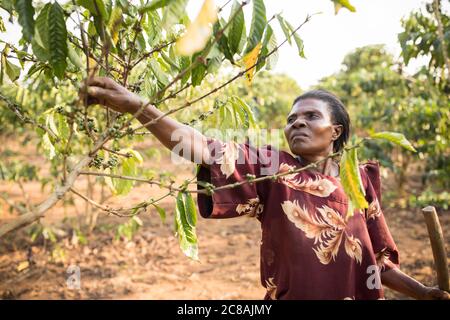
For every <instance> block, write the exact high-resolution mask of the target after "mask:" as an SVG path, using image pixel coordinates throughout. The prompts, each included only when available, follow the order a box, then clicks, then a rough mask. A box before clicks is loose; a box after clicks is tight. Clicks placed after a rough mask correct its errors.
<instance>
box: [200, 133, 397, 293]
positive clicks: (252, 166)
mask: <svg viewBox="0 0 450 320" xmlns="http://www.w3.org/2000/svg"><path fill="white" fill-rule="evenodd" d="M208 146H209V148H210V151H211V154H212V156H213V157H214V159H215V162H214V163H213V164H212V165H211V166H210V167H209V168H204V167H202V168H201V169H200V171H199V174H198V176H197V177H198V180H199V181H206V182H210V183H212V184H213V185H214V186H215V187H219V186H223V185H227V184H230V183H234V182H238V181H243V180H246V177H247V176H248V175H252V176H256V177H260V176H264V175H265V174H264V169H267V168H268V167H269V166H272V167H273V162H274V159H276V162H278V163H277V170H276V172H283V171H285V170H289V169H290V168H296V167H300V166H301V165H300V162H299V160H298V159H297V158H295V157H293V156H292V155H290V154H289V153H287V152H284V151H279V150H275V149H274V148H272V147H271V146H265V147H261V148H253V147H251V146H249V145H248V144H237V143H234V142H229V143H223V142H221V141H219V140H215V139H209V141H208ZM255 159H257V161H255ZM266 171H268V170H266ZM276 172H274V173H276ZM360 174H361V178H362V181H363V185H364V190H365V193H366V195H365V196H366V199H367V201H368V203H369V208H368V209H365V210H355V211H354V213H353V216H350V217H349V218H346V217H347V209H348V199H347V196H346V195H345V193H344V191H343V189H342V186H341V184H340V181H339V178H336V177H332V176H328V175H324V174H321V173H318V172H315V171H311V170H304V171H301V172H299V173H294V174H289V175H285V176H282V177H279V178H278V179H276V180H273V179H268V180H265V181H263V182H258V183H253V184H249V183H247V184H243V185H241V186H239V187H236V188H232V189H223V190H217V191H215V192H214V193H213V195H212V196H207V195H204V194H199V196H198V206H199V210H200V214H201V216H202V217H204V218H219V219H221V218H233V217H241V216H247V217H254V218H256V219H258V220H259V221H260V223H261V230H262V241H261V246H260V255H261V263H260V264H261V283H262V285H263V286H264V287H265V288H266V289H267V293H266V295H265V297H264V298H265V299H380V298H381V299H382V298H383V288H382V286H381V282H380V278H379V273H380V272H385V271H387V270H390V269H392V268H398V267H399V260H398V251H397V247H396V245H395V243H394V241H393V239H392V236H391V234H390V232H389V229H388V227H387V225H386V221H385V219H384V216H383V212H382V210H381V207H380V202H381V192H380V190H381V188H380V173H379V165H378V163H376V162H371V161H370V162H367V163H365V164H362V165H361V166H360ZM198 188H199V189H200V188H202V187H201V186H200V185H199V186H198ZM242 223H245V221H243V222H242Z"/></svg>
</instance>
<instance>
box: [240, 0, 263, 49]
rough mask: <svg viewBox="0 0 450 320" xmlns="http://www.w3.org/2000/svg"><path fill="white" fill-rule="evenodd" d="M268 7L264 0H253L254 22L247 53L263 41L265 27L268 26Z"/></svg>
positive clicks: (251, 26) (251, 27)
mask: <svg viewBox="0 0 450 320" xmlns="http://www.w3.org/2000/svg"><path fill="white" fill-rule="evenodd" d="M266 24H267V18H266V7H265V5H264V1H263V0H253V13H252V22H251V25H250V32H249V39H248V42H247V48H246V49H245V53H249V52H250V51H252V49H253V48H254V47H256V45H257V44H258V43H260V42H261V39H262V36H263V33H264V29H265V28H266Z"/></svg>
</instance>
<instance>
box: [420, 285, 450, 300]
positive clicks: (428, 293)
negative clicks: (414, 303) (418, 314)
mask: <svg viewBox="0 0 450 320" xmlns="http://www.w3.org/2000/svg"><path fill="white" fill-rule="evenodd" d="M421 300H450V294H449V293H448V292H446V291H444V290H441V289H439V288H437V287H425V289H424V292H423V295H422V297H421Z"/></svg>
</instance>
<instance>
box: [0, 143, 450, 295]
mask: <svg viewBox="0 0 450 320" xmlns="http://www.w3.org/2000/svg"><path fill="white" fill-rule="evenodd" d="M19 148H20V147H19V146H16V149H17V150H19ZM19 151H21V153H20V154H19V155H18V156H17V158H18V159H22V160H25V159H26V160H27V161H30V162H31V163H34V164H37V165H41V167H42V172H43V173H44V174H45V172H48V168H46V167H45V165H44V159H43V158H42V157H41V156H39V155H36V154H35V153H33V151H32V150H29V148H26V150H25V151H24V150H19ZM166 160H167V161H166ZM159 164H161V165H162V168H163V169H169V168H170V170H172V171H173V165H171V164H170V161H169V159H168V158H166V156H164V155H163V161H158V165H159ZM146 165H148V163H147V164H146ZM149 166H150V165H149ZM177 174H178V177H177V180H180V181H182V180H183V178H187V177H190V176H191V167H190V166H187V165H180V166H178V167H177ZM83 180H84V182H83ZM85 180H86V179H85V178H84V179H81V181H80V182H77V184H76V186H77V188H78V189H79V190H82V191H83V190H84V186H85ZM24 188H25V190H26V191H27V193H28V194H29V197H30V201H31V202H32V203H39V201H42V200H43V199H45V195H46V194H48V193H49V189H48V188H47V189H45V190H44V191H41V189H40V184H38V183H36V182H31V183H25V184H24ZM2 191H7V192H8V194H9V195H10V200H11V201H20V200H23V195H22V193H21V191H20V189H19V188H18V187H17V186H16V185H13V184H9V183H5V182H2V183H1V184H0V192H2ZM158 192H159V191H158V189H156V188H154V187H150V186H148V185H147V186H139V187H137V188H135V189H133V191H132V193H131V194H130V195H129V196H127V197H126V198H114V199H111V201H110V202H109V203H110V204H111V205H112V206H114V205H120V204H123V203H127V204H131V203H137V202H139V201H142V200H144V199H146V198H148V197H149V196H150V195H151V196H152V197H156V196H157V195H158ZM159 193H161V192H159ZM75 204H76V206H75V207H74V206H71V207H68V208H64V207H62V206H61V205H60V204H59V205H57V206H55V207H54V208H53V209H51V210H50V211H49V212H48V213H47V217H46V218H45V219H43V221H42V222H43V224H44V225H52V226H56V227H57V228H60V229H61V232H60V234H59V235H58V239H59V241H58V244H59V245H60V248H61V249H62V250H63V252H64V256H65V257H64V259H61V258H59V259H52V257H51V250H52V248H54V247H53V246H52V245H51V244H50V243H49V241H43V240H42V239H39V240H37V241H36V242H34V243H32V242H31V241H30V237H29V236H28V235H27V234H26V232H25V230H20V231H18V232H15V233H11V234H9V235H7V236H6V237H5V238H3V239H1V240H0V298H3V299H262V298H263V296H264V293H265V289H264V288H263V287H262V286H261V284H260V280H259V242H260V227H259V224H258V222H257V221H256V220H253V219H251V218H246V217H242V218H237V219H229V220H205V219H200V220H199V222H198V228H197V234H198V237H199V243H200V246H199V251H200V262H194V261H191V260H189V259H187V258H185V257H184V256H183V254H182V253H181V251H180V249H179V247H178V242H177V239H176V238H175V237H174V235H173V231H172V228H173V227H172V212H173V202H172V201H164V202H163V203H162V204H161V206H162V207H164V208H165V209H166V210H167V213H168V216H167V221H166V223H162V222H161V220H160V218H159V216H158V214H157V212H156V211H155V210H150V211H149V212H148V213H147V214H143V215H141V216H140V217H141V219H142V221H143V227H142V229H141V230H140V231H139V232H138V233H137V235H136V236H135V237H134V239H133V240H132V241H126V240H123V239H122V240H114V234H115V231H114V229H115V227H116V226H117V225H118V224H119V223H123V222H124V221H126V220H124V218H120V217H115V216H106V215H104V214H101V215H100V218H99V221H98V223H97V228H96V230H95V231H94V232H93V233H91V234H90V235H88V236H87V240H88V242H87V244H86V245H81V244H80V243H76V241H73V239H72V238H73V237H72V235H73V232H72V231H71V229H70V224H68V223H65V224H63V223H62V221H63V218H64V217H66V218H67V217H69V218H72V221H73V220H75V221H82V220H83V219H84V217H83V213H84V211H83V210H84V202H83V201H81V200H80V199H77V200H76V203H75ZM7 211H8V210H7V206H6V205H5V204H4V202H2V200H0V222H1V223H3V222H5V221H7V220H9V219H12V218H14V216H15V215H11V214H10V213H8V212H7ZM448 213H449V212H440V219H441V224H442V227H443V230H444V234H445V232H447V233H448V230H450V216H449V214H448ZM385 215H386V219H387V222H388V224H389V226H390V229H391V232H392V234H393V237H394V239H395V240H396V243H397V245H398V247H399V251H400V259H401V268H402V270H403V271H405V272H406V273H407V274H409V275H411V276H413V277H415V278H416V279H417V280H419V281H421V282H423V283H424V284H427V285H435V281H436V280H435V273H434V269H433V259H432V252H431V248H430V244H429V239H428V235H427V230H426V227H425V223H424V221H423V217H422V214H421V213H420V210H419V208H418V209H415V210H400V209H398V210H397V209H385ZM447 239H448V237H447ZM447 246H448V243H447ZM25 261H28V262H31V263H29V265H28V266H27V262H25ZM69 265H77V266H79V267H80V270H81V288H80V289H79V290H74V289H69V288H68V287H67V285H66V280H67V277H68V274H67V273H66V271H67V268H68V266H69ZM386 298H388V299H408V298H407V297H405V296H403V295H401V294H398V293H396V292H393V291H390V290H386Z"/></svg>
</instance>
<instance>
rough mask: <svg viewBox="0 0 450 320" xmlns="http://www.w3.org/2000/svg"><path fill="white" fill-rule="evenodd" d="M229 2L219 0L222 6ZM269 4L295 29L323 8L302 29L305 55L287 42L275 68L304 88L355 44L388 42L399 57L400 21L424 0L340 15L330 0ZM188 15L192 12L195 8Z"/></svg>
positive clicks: (386, 2)
mask: <svg viewBox="0 0 450 320" xmlns="http://www.w3.org/2000/svg"><path fill="white" fill-rule="evenodd" d="M191 2H192V1H191ZM193 2H196V1H193ZM198 2H200V3H201V1H198ZM225 2H226V1H222V0H220V1H219V0H216V3H218V4H221V3H225ZM442 2H443V3H444V2H447V1H446V0H444V1H442ZM265 3H266V11H267V17H268V18H270V17H272V16H273V14H275V13H279V12H282V15H283V16H284V18H286V19H287V20H288V21H289V22H290V23H291V24H292V25H293V26H294V27H296V26H298V25H300V24H301V23H302V22H303V21H304V19H305V17H306V15H307V14H308V13H309V14H312V13H315V12H322V13H321V14H320V15H316V16H314V17H313V18H312V20H311V21H310V22H308V23H307V24H306V25H305V26H304V27H302V28H301V29H300V30H299V35H300V36H301V38H302V39H303V41H304V45H305V55H306V58H307V59H301V58H300V57H299V56H298V54H297V49H296V47H295V46H294V47H290V46H289V44H286V45H284V46H283V47H282V48H281V50H280V55H279V59H278V63H277V66H276V68H275V69H274V71H275V72H280V73H286V74H288V75H289V76H291V77H292V78H294V79H295V80H296V81H297V82H298V83H299V85H300V86H301V87H302V88H305V89H306V88H307V87H309V86H311V85H314V84H316V83H317V81H318V80H319V79H321V78H323V77H325V76H328V75H331V74H333V73H334V72H337V71H339V69H340V68H341V63H342V60H343V58H344V56H345V55H346V54H347V53H349V52H351V51H352V50H354V49H355V48H358V47H362V46H366V45H370V44H385V45H386V48H387V49H388V51H389V52H391V53H392V54H394V56H395V57H398V56H399V55H400V52H401V50H400V46H399V44H398V42H397V34H398V33H399V32H401V30H402V29H401V24H400V20H401V18H402V17H405V16H407V15H408V14H409V13H410V12H411V11H412V10H414V9H418V8H423V7H424V3H425V2H424V1H423V0H377V1H374V0H350V3H351V4H352V5H353V6H354V7H356V12H355V13H352V12H350V11H348V10H346V9H344V8H343V9H341V10H340V11H339V13H338V14H337V15H335V14H334V5H333V3H332V2H331V1H330V0H266V1H265ZM247 7H250V6H247ZM248 9H250V8H248ZM192 10H193V11H194V9H192ZM196 10H198V9H196ZM245 13H246V21H250V18H251V12H250V11H249V12H245ZM247 13H248V15H247ZM189 14H190V15H191V11H189ZM194 16H195V14H194ZM274 22H275V21H274ZM274 25H275V26H276V28H275V34H276V37H277V40H278V42H281V41H282V40H284V39H285V37H284V35H283V33H282V31H281V29H279V28H278V23H275V24H274ZM423 63H424V61H423V60H422V61H413V62H412V65H411V67H410V68H409V69H410V71H413V70H414V69H417V67H418V66H419V65H421V64H423Z"/></svg>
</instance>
